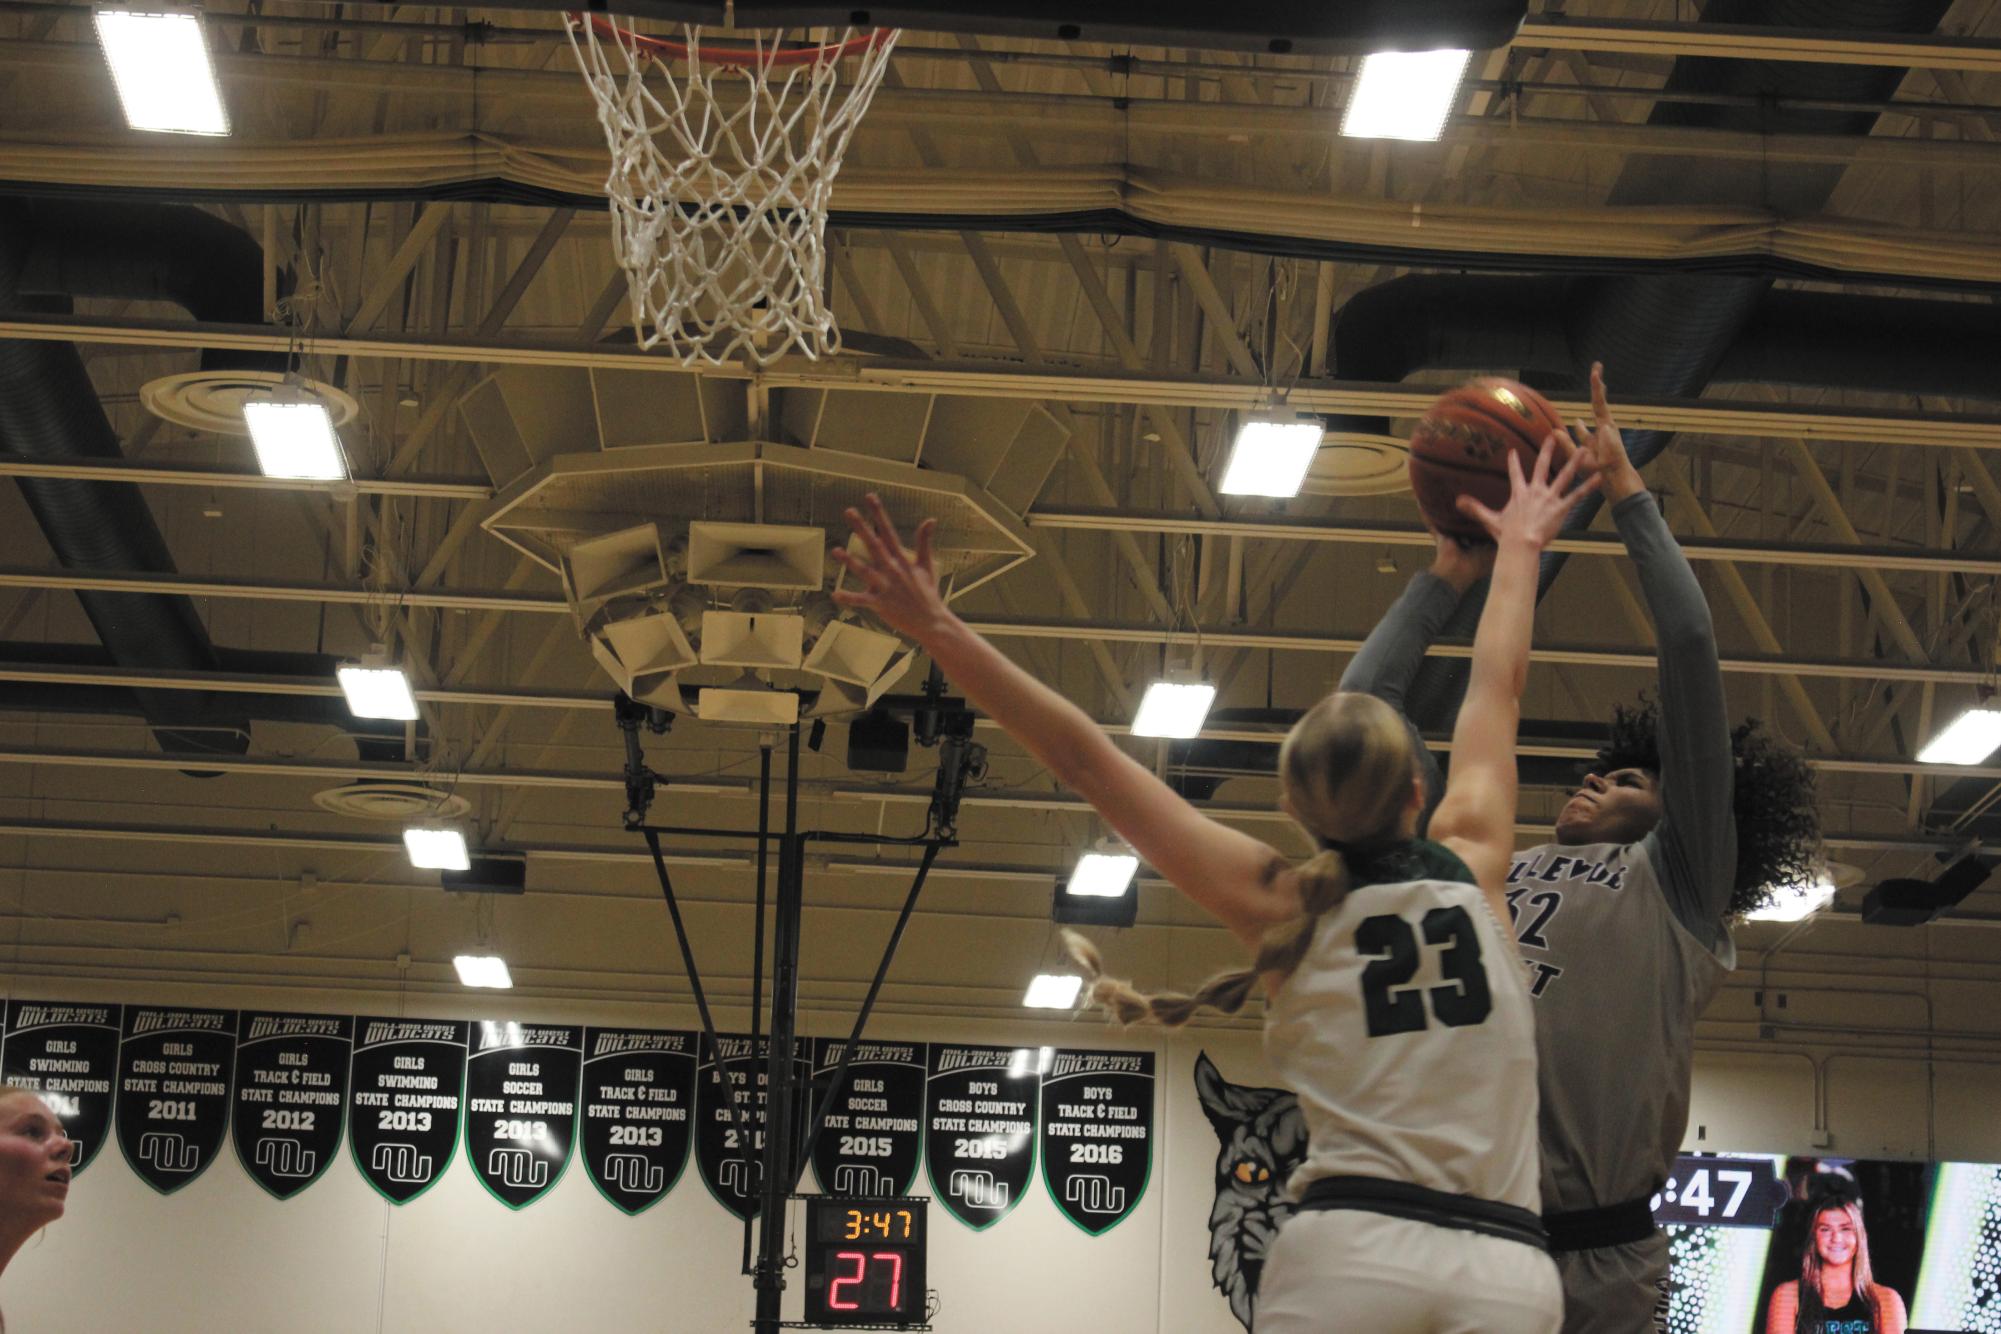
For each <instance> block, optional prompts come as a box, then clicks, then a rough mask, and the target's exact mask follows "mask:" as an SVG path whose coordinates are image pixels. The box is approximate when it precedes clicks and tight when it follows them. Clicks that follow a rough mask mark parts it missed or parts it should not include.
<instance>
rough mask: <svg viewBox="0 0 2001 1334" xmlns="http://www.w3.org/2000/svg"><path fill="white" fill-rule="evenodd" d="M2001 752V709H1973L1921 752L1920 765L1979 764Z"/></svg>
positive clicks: (1919, 756)
mask: <svg viewBox="0 0 2001 1334" xmlns="http://www.w3.org/2000/svg"><path fill="white" fill-rule="evenodd" d="M1997 749H2001V709H1989V708H1971V709H1968V710H1967V711H1966V712H1965V713H1962V714H1960V715H1959V717H1957V718H1955V719H1953V720H1952V725H1951V726H1949V727H1947V728H1946V729H1945V730H1944V731H1943V732H1940V733H1939V734H1938V735H1937V736H1935V737H1933V738H1932V739H1931V740H1930V741H1929V742H1927V743H1926V744H1925V748H1924V749H1923V750H1921V751H1919V752H1918V763H1919V764H1979V763H1980V762H1981V761H1982V760H1984V759H1986V758H1987V757H1988V756H1989V755H1992V754H1993V753H1994V752H1995V751H1996V750H1997Z"/></svg>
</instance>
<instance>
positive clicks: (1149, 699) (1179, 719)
mask: <svg viewBox="0 0 2001 1334" xmlns="http://www.w3.org/2000/svg"><path fill="white" fill-rule="evenodd" d="M1215 702H1216V687H1214V686H1212V685H1210V684H1209V683H1208V682H1206V681H1155V682H1154V683H1153V684H1152V685H1150V686H1148V687H1147V688H1146V695H1145V696H1144V697H1143V698H1142V699H1141V700H1140V702H1139V712H1137V713H1135V714H1134V715H1133V735H1134V736H1152V737H1166V738H1169V739H1170V740H1175V741H1186V740H1188V739H1189V738H1190V737H1194V736H1199V735H1200V734H1201V732H1202V724H1203V723H1204V722H1205V721H1207V720H1208V717H1209V706H1210V705H1211V704H1213V703H1215Z"/></svg>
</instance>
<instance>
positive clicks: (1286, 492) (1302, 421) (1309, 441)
mask: <svg viewBox="0 0 2001 1334" xmlns="http://www.w3.org/2000/svg"><path fill="white" fill-rule="evenodd" d="M1326 432H1327V428H1326V424H1325V423H1324V422H1322V421H1321V420H1320V418H1319V417H1317V416H1314V415H1313V414H1311V413H1287V412H1260V413H1254V414H1252V415H1251V416H1249V417H1246V418H1244V421H1243V425H1241V426H1239V427H1238V428H1237V438H1236V441H1235V442H1234V443H1233V444H1231V446H1230V461H1229V462H1228V463H1227V464H1225V465H1224V467H1223V480H1222V482H1221V483H1220V484H1219V485H1218V486H1217V490H1219V491H1221V492H1222V493H1223V494H1224V495H1226V496H1270V497H1273V498H1275V499H1287V498H1290V497H1292V496H1296V495H1298V494H1299V488H1300V487H1301V486H1304V485H1305V484H1306V470H1307V469H1308V468H1310V467H1312V466H1313V456H1314V455H1315V454H1317V453H1318V452H1319V451H1320V439H1321V437H1322V436H1323V435H1325V434H1326Z"/></svg>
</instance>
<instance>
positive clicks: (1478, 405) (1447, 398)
mask: <svg viewBox="0 0 2001 1334" xmlns="http://www.w3.org/2000/svg"><path fill="white" fill-rule="evenodd" d="M1551 432H1555V433H1556V434H1557V435H1559V436H1560V437H1562V439H1563V440H1564V442H1565V443H1566V444H1567V443H1568V442H1569V439H1570V436H1569V434H1568V433H1567V432H1565V431H1564V429H1563V418H1562V417H1560V416H1558V415H1557V411H1556V409H1555V408H1553V407H1551V406H1550V404H1549V400H1548V399H1546V398H1544V397H1543V396H1542V395H1541V394H1538V393H1537V392H1536V391H1535V390H1533V389H1531V388H1529V387H1528V386H1527V385H1525V384H1522V383H1520V382H1519V381H1515V380H1508V379H1503V378H1502V377H1500V376H1498V375H1483V376H1481V377H1479V378H1478V379H1475V380H1468V381H1467V382H1466V383H1465V384H1462V385H1460V386H1459V387H1458V388H1457V389H1448V390H1446V391H1445V393H1443V394H1441V395H1439V398H1438V401H1437V402H1436V403H1433V404H1432V405H1431V407H1430V408H1429V409H1428V410H1427V411H1426V412H1425V414H1424V416H1423V417H1422V418H1421V419H1420V420H1419V421H1418V423H1417V429H1416V430H1414V431H1412V432H1411V433H1410V489H1411V490H1412V491H1413V492H1415V493H1416V495H1417V507H1418V509H1420V510H1421V511H1423V513H1424V521H1425V523H1426V524H1428V525H1429V526H1430V527H1432V528H1433V529H1435V530H1436V531H1438V532H1440V533H1443V534H1445V535H1446V536H1447V537H1463V538H1472V539H1476V540H1479V541H1485V540H1487V530H1486V529H1484V528H1482V527H1481V526H1480V525H1479V523H1477V522H1476V521H1475V520H1473V519H1470V518H1468V517H1467V516H1465V515H1464V514H1461V513H1460V512H1459V509H1458V506H1457V505H1456V504H1455V503H1454V502H1456V501H1457V500H1458V498H1459V497H1460V496H1462V495H1470V496H1472V497H1473V498H1474V499H1476V500H1478V501H1480V502H1481V503H1482V504H1484V505H1487V506H1489V507H1490V508H1493V509H1500V508H1501V507H1502V506H1503V505H1505V504H1507V503H1508V453H1509V451H1510V450H1512V451H1514V452H1515V453H1518V454H1520V455H1521V457H1522V473H1523V475H1525V476H1526V475H1527V473H1528V471H1529V469H1530V468H1531V467H1532V466H1533V465H1534V463H1535V458H1536V454H1537V453H1538V452H1539V451H1540V450H1541V449H1542V442H1543V441H1544V440H1545V439H1547V438H1548V437H1549V435H1550V433H1551ZM1559 461H1561V460H1559Z"/></svg>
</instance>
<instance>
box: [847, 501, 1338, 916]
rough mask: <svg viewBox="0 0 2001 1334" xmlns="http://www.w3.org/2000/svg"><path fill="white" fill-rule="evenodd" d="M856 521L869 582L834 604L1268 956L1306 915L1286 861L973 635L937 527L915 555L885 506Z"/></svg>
mask: <svg viewBox="0 0 2001 1334" xmlns="http://www.w3.org/2000/svg"><path fill="white" fill-rule="evenodd" d="M868 507H869V512H868V515H867V516H866V517H864V516H863V515H861V514H858V513H857V512H855V511H854V510H849V511H848V521H849V523H851V524H852V525H853V526H854V530H855V532H856V534H857V535H859V536H860V538H861V540H862V543H863V545H864V546H865V547H866V548H867V554H866V555H863V554H862V553H860V552H854V551H843V550H841V549H839V548H836V549H835V551H834V558H835V559H836V560H838V561H840V562H841V563H842V564H843V565H845V566H847V568H848V570H849V571H850V572H851V573H853V574H854V575H855V576H856V578H857V579H859V580H860V582H861V585H862V587H861V589H859V590H850V589H842V590H840V591H837V592H836V593H835V594H834V597H835V599H836V600H837V601H839V602H840V603H841V604H842V605H843V606H848V607H864V608H867V609H868V610H870V611H872V612H874V613H875V614H876V615H878V616H880V617H881V618H882V619H883V620H884V621H886V622H888V623H889V624H890V625H892V626H894V627H895V628H896V629H898V630H900V631H902V632H903V633H904V634H906V635H908V636H910V637H911V638H912V639H914V640H916V641H917V643H918V644H919V645H920V646H921V647H922V648H923V649H924V650H925V652H927V653H929V654H930V655H931V660H932V661H933V662H935V663H937V664H938V668H939V670H941V671H942V672H944V673H945V675H946V676H947V677H949V678H950V679H951V681H952V684H953V685H955V686H957V687H958V688H959V689H960V690H962V691H964V692H965V695H966V698H967V699H968V700H970V701H972V703H973V704H974V705H975V706H977V707H978V708H979V709H980V710H981V712H983V713H985V714H986V715H987V716H988V717H990V718H992V719H993V720H994V721H996V722H998V723H999V724H1000V725H1001V726H1002V727H1004V728H1006V729H1007V731H1008V734H1009V735H1010V736H1012V737H1014V739H1015V740H1017V741H1019V742H1020V743H1021V744H1022V745H1023V746H1025V747H1027V748H1028V750H1029V752H1030V753H1031V754H1033V755H1034V756H1035V758H1036V759H1038V760H1040V761H1041V762H1042V763H1043V764H1044V765H1046V766H1047V767H1048V769H1049V771H1050V772H1051V773H1052V774H1054V775H1055V776H1056V780H1057V781H1058V782H1060V783H1062V784H1063V786H1065V787H1067V788H1069V789H1070V790H1071V791H1073V792H1075V793H1077V795H1079V796H1081V797H1083V798H1084V799H1085V800H1086V801H1088V802H1090V803H1091V805H1092V806H1094V807H1096V808H1097V811H1098V814H1100V815H1102V816H1103V817H1104V818H1105V820H1106V821H1107V823H1109V824H1110V825H1111V826H1112V828H1113V829H1115V830H1117V831H1118V832H1119V834H1120V836H1122V837H1123V838H1124V839H1125V840H1126V842H1128V843H1130V844H1131V845H1132V847H1133V850H1134V851H1135V852H1137V853H1139V855H1140V856H1141V857H1143V858H1145V859H1146V861H1147V863H1148V864H1149V865H1151V866H1152V867H1153V868H1154V869H1155V870H1157V871H1159V872H1160V873H1161V874H1162V875H1164V876H1166V877H1167V879H1168V880H1169V881H1171V882H1172V883H1173V884H1174V886H1175V887H1176V888H1177V889H1179V890H1180V891H1181V892H1182V893H1183V894H1186V895H1187V896H1188V897H1189V898H1190V899H1191V900H1193V901H1194V902H1195V903H1196V904H1197V905H1199V906H1200V907H1202V908H1204V909H1206V910H1207V911H1209V912H1210V913H1212V914H1213V915H1215V917H1216V918H1218V919H1219V920H1220V921H1221V922H1222V923H1223V925H1225V926H1227V927H1229V928H1230V930H1231V931H1233V932H1235V933H1236V934H1237V936H1238V937H1239V938H1240V939H1242V940H1243V941H1244V942H1245V943H1246V944H1248V945H1251V946H1252V947H1253V948H1255V947H1256V945H1257V944H1258V942H1259V941H1260V940H1261V939H1262V938H1263V936H1264V932H1265V929H1266V928H1267V927H1270V926H1273V925H1276V924H1277V923H1279V922H1283V921H1287V920H1290V919H1291V918H1293V917H1296V916H1297V915H1298V914H1299V891H1298V887H1297V882H1296V878H1295V876H1294V873H1293V871H1292V867H1291V864H1290V863H1289V862H1288V861H1287V860H1286V859H1285V858H1284V857H1283V856H1282V855H1281V854H1280V853H1279V852H1278V850H1277V849H1275V848H1273V847H1271V846H1270V845H1269V844H1266V843H1264V842H1261V841H1260V840H1258V839H1255V838H1252V837H1250V836H1249V835H1248V834H1244V833H1240V832H1239V831H1237V830H1234V829H1230V828H1228V827H1226V826H1224V825H1221V824H1218V823H1217V822H1216V821H1214V820H1211V819H1209V818H1208V817H1207V816H1205V815H1203V814H1202V813H1201V812H1200V811H1197V810H1196V809H1195V808H1194V807H1193V806H1191V805H1190V804H1189V803H1188V802H1187V801H1186V800H1184V799H1183V798H1182V797H1181V795H1180V794H1179V793H1177V792H1175V791H1174V789H1172V788H1170V787H1168V786H1167V784H1165V783H1163V782H1161V781H1160V780H1159V779H1158V778H1156V777H1154V775H1153V773H1152V772H1151V771H1149V770H1148V769H1147V768H1146V767H1145V766H1143V765H1141V764H1140V763H1138V762H1137V761H1135V760H1134V759H1133V758H1132V757H1131V756H1129V755H1127V754H1126V753H1125V752H1124V751H1122V750H1120V749H1119V748H1118V747H1117V746H1116V745H1114V744H1113V743H1112V740H1111V738H1110V737H1108V736H1106V735H1105V733H1104V731H1103V730H1102V729H1101V728H1100V727H1099V726H1098V725H1097V724H1096V723H1095V722H1093V721H1091V719H1090V718H1089V717H1088V716H1087V715H1086V714H1085V713H1084V711H1083V710H1082V709H1079V708H1078V707H1077V706H1076V705H1074V704H1072V703H1071V702H1070V701H1069V700H1066V699H1064V698H1063V697H1062V696H1061V695H1059V694H1057V693H1056V692H1055V691H1054V690H1051V689H1050V688H1049V687H1048V686H1046V685H1044V684H1043V683H1042V682H1040V681H1038V680H1036V679H1035V678H1034V677H1033V676H1031V675H1029V674H1028V673H1027V672H1025V671H1023V670H1022V669H1021V668H1020V667H1018V666H1016V665H1015V664H1014V663H1013V662H1012V661H1010V660H1009V659H1008V658H1006V657H1004V656H1002V654H1001V652H1000V650H998V649H996V648H995V647H994V646H993V645H992V644H990V643H988V642H987V641H986V640H985V639H984V638H982V637H981V636H980V635H978V634H976V633H975V632H974V631H972V630H970V629H968V628H967V627H966V624H965V622H963V621H961V620H960V619H959V618H958V617H957V616H956V615H954V614H953V612H952V610H951V608H949V607H947V606H946V605H945V600H944V599H943V598H942V597H940V596H939V593H938V576H937V574H936V572H935V570H934V568H933V565H932V559H931V532H932V526H933V525H932V521H931V520H928V519H927V520H926V521H925V522H924V524H923V526H922V527H920V528H919V529H918V530H917V549H916V551H915V552H911V551H906V550H905V549H904V546H903V543H902V540H901V539H900V538H899V537H898V536H897V532H896V526H895V525H894V524H893V523H892V522H891V521H890V518H889V515H888V513H887V512H886V511H885V510H884V509H883V506H882V502H881V501H880V500H879V499H877V498H876V497H875V496H873V495H871V496H870V497H869V498H868Z"/></svg>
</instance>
